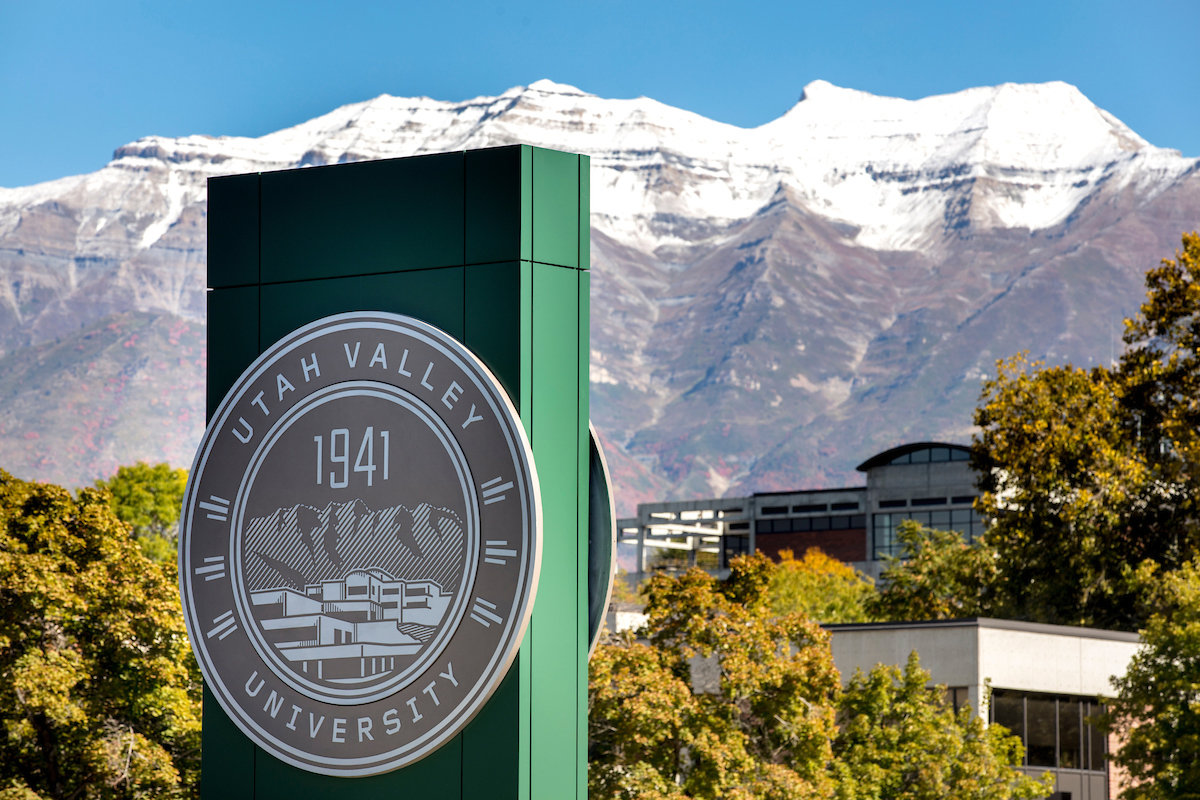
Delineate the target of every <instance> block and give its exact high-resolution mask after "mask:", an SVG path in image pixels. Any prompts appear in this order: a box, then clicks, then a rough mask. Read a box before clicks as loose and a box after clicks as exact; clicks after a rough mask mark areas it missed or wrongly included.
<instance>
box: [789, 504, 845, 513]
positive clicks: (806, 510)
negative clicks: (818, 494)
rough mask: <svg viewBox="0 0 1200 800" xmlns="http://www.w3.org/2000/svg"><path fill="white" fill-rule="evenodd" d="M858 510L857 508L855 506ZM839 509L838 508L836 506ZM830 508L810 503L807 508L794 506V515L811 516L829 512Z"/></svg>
mask: <svg viewBox="0 0 1200 800" xmlns="http://www.w3.org/2000/svg"><path fill="white" fill-rule="evenodd" d="M855 507H856V508H857V506H855ZM834 508H837V506H834ZM828 510H829V506H828V505H826V504H825V503H809V504H808V505H805V506H792V513H793V514H811V513H813V512H814V511H828Z"/></svg>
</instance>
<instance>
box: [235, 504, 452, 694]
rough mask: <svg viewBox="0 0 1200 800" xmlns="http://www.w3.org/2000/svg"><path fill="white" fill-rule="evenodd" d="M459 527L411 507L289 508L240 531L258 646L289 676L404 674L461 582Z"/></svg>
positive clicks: (440, 512) (346, 680)
mask: <svg viewBox="0 0 1200 800" xmlns="http://www.w3.org/2000/svg"><path fill="white" fill-rule="evenodd" d="M464 528H465V526H464V524H463V520H462V517H461V516H460V515H459V514H458V513H456V512H455V511H453V510H450V509H447V508H441V507H437V506H433V505H430V504H429V503H420V504H417V505H416V506H415V507H414V508H409V507H408V506H405V505H395V506H391V507H388V508H384V509H380V510H378V511H374V510H372V509H370V508H369V507H368V506H367V504H366V503H364V502H363V501H362V500H360V499H354V500H351V501H349V502H345V503H329V504H328V505H326V506H325V507H324V508H314V507H313V506H309V505H306V504H303V503H301V504H296V505H293V506H290V507H287V508H278V509H276V510H275V511H273V512H272V513H270V514H266V515H263V516H257V517H253V518H251V519H250V521H249V522H248V523H247V524H246V526H245V528H244V531H245V538H244V542H245V544H244V557H243V559H242V572H243V578H244V582H245V586H246V589H247V590H248V594H249V597H250V601H251V605H252V608H253V614H254V617H255V619H256V620H257V622H258V624H259V626H260V628H261V630H262V632H263V635H264V638H265V639H266V641H267V642H268V643H269V644H270V645H271V646H272V647H273V648H274V649H275V650H276V651H277V652H278V653H279V654H280V655H281V656H282V657H283V658H284V659H285V660H286V661H287V662H289V663H290V665H291V666H292V668H293V669H295V670H297V671H298V672H301V673H304V674H305V675H306V676H307V677H309V678H316V679H317V680H320V681H327V682H330V683H335V684H362V683H370V682H374V681H378V680H382V679H384V678H386V677H387V676H389V675H392V674H395V672H396V671H397V669H401V670H402V669H403V668H404V667H405V666H406V665H407V664H409V663H411V660H412V659H413V658H414V657H416V656H417V655H418V654H419V653H420V652H421V650H422V649H423V648H424V647H425V645H426V644H427V643H428V642H429V641H430V640H431V639H432V638H433V636H434V634H435V633H436V631H437V629H438V627H439V626H440V625H441V624H442V623H443V622H444V621H445V617H446V614H447V611H448V609H449V608H450V606H451V605H452V604H453V601H454V596H455V594H456V592H457V591H458V590H459V587H460V585H461V583H462V579H463V574H464V570H465V560H466V541H465V530H464Z"/></svg>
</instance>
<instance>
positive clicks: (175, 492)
mask: <svg viewBox="0 0 1200 800" xmlns="http://www.w3.org/2000/svg"><path fill="white" fill-rule="evenodd" d="M187 476H188V474H187V470H186V469H171V465H170V464H154V465H150V464H146V463H145V462H141V461H139V462H138V463H137V464H134V465H132V466H124V467H118V468H117V474H115V475H113V476H112V477H111V478H109V479H108V480H106V481H105V480H99V481H96V486H97V487H98V488H101V489H107V490H108V492H109V493H110V494H111V495H112V507H113V511H114V512H115V513H116V515H117V517H118V518H120V519H121V521H123V522H126V523H128V524H129V525H130V526H132V528H133V535H134V536H135V537H136V538H137V540H138V541H139V542H140V543H141V545H142V550H143V551H144V552H145V553H146V555H147V556H149V557H150V558H152V559H154V560H155V561H160V562H161V561H174V560H175V548H176V543H177V541H178V524H179V512H180V508H181V506H182V505H183V492H184V489H185V488H186V487H187Z"/></svg>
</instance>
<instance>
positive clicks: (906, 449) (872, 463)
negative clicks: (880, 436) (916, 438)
mask: <svg viewBox="0 0 1200 800" xmlns="http://www.w3.org/2000/svg"><path fill="white" fill-rule="evenodd" d="M930 447H948V448H950V449H951V450H961V451H963V452H967V453H969V452H971V448H970V447H967V446H966V445H962V444H951V443H950V442H909V443H908V444H902V445H900V446H899V447H893V448H892V449H891V450H884V451H883V452H882V453H878V454H876V455H873V456H871V457H870V458H868V459H867V460H866V461H864V462H863V463H861V464H859V465H858V466H857V467H855V469H856V470H858V471H859V472H866V471H867V470H869V469H874V468H875V467H883V466H887V465H888V464H889V463H891V461H892V459H894V458H899V457H900V456H902V455H905V454H907V453H912V452H915V451H917V450H927V449H928V448H930Z"/></svg>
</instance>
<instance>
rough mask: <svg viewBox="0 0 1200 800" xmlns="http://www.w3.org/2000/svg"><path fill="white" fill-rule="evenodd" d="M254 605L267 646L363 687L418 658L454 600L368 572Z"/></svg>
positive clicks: (308, 668)
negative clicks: (401, 661) (399, 660)
mask: <svg viewBox="0 0 1200 800" xmlns="http://www.w3.org/2000/svg"><path fill="white" fill-rule="evenodd" d="M250 598H251V602H252V603H253V605H254V609H255V612H256V613H255V617H257V618H258V620H259V623H260V624H261V625H262V627H263V629H264V632H265V633H266V638H267V641H269V642H270V643H271V644H272V645H273V646H274V647H275V648H276V649H277V650H279V652H280V654H281V655H283V657H284V658H286V659H287V660H288V661H290V662H292V663H293V664H296V665H297V666H298V667H299V668H300V670H301V671H302V672H304V673H310V674H312V675H314V676H315V677H317V678H319V679H323V680H329V681H332V682H334V683H357V682H359V681H362V680H365V679H371V678H374V677H377V676H380V675H386V674H387V673H389V672H391V671H393V670H394V669H395V668H396V656H412V655H416V654H417V653H418V652H419V651H420V650H421V648H422V647H423V646H424V644H425V642H427V641H428V640H429V638H430V637H431V636H432V634H433V630H434V628H435V627H436V626H437V625H439V624H440V623H441V621H442V618H443V617H444V616H445V614H446V609H447V608H448V607H449V605H450V600H451V595H450V594H448V593H446V592H444V591H443V590H442V587H440V586H438V584H436V583H435V582H433V581H428V580H424V581H402V580H396V579H395V578H393V577H392V576H391V575H389V574H388V573H386V572H384V571H383V570H381V569H365V570H354V571H352V572H351V573H350V574H348V575H346V577H345V578H343V579H341V580H328V581H321V582H320V583H315V584H310V585H308V586H305V587H304V591H303V592H298V591H296V590H295V589H292V588H290V587H280V588H275V589H264V590H260V591H257V592H251V593H250Z"/></svg>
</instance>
